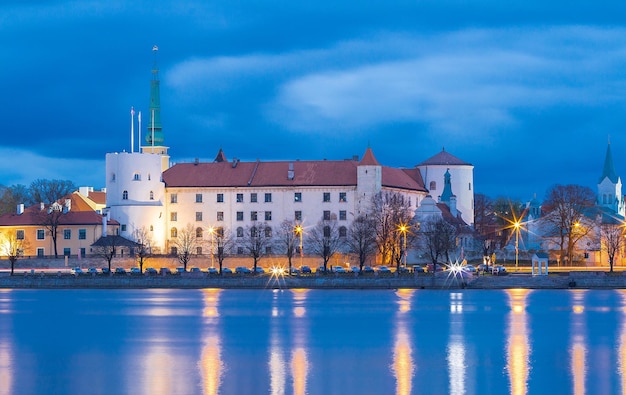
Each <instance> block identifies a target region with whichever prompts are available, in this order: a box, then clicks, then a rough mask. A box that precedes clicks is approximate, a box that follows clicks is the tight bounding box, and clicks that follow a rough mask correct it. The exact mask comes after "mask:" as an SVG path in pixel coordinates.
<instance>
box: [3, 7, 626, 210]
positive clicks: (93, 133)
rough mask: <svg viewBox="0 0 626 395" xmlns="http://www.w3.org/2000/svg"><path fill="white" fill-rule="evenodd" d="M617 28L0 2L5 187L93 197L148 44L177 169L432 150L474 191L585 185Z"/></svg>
mask: <svg viewBox="0 0 626 395" xmlns="http://www.w3.org/2000/svg"><path fill="white" fill-rule="evenodd" d="M625 15H626V2H623V1H603V2H588V1H576V0H574V1H571V0H570V1H561V0H554V1H550V2H545V1H535V0H525V1H522V0H511V1H506V2H502V1H490V0H482V1H481V0H475V1H461V0H432V1H431V0H425V1H395V2H388V1H368V0H363V1H359V2H354V1H341V0H338V1H332V2H326V1H269V0H263V1H246V0H241V1H226V2H224V1H221V2H210V1H186V2H181V1H158V2H155V1H143V0H139V1H116V0H106V1H105V0H103V1H45V0H41V1H12V2H11V1H8V2H6V1H5V2H2V4H1V5H0V45H1V48H2V51H0V65H1V66H0V70H1V72H0V91H1V92H2V95H0V108H1V110H0V121H1V123H0V127H1V128H2V133H1V135H2V136H3V139H2V142H1V145H0V157H1V158H2V159H1V160H0V183H2V184H5V185H11V184H15V183H23V184H29V183H30V182H31V181H32V180H33V179H36V178H61V179H70V180H73V181H74V182H75V183H76V184H79V185H91V186H94V187H96V188H100V187H103V186H104V179H105V177H104V156H105V154H106V153H107V152H115V151H122V150H130V114H129V112H130V107H131V106H134V107H135V109H136V110H137V111H139V110H142V111H144V114H146V113H147V107H148V98H149V83H150V79H151V74H150V70H151V68H152V62H153V53H152V46H153V45H155V44H156V45H158V46H159V51H158V64H159V68H160V70H161V72H160V78H161V106H162V122H163V130H164V133H165V142H166V145H168V146H170V147H171V148H170V154H171V156H172V160H173V161H174V162H183V161H191V160H193V159H194V158H196V157H198V158H200V159H201V160H212V159H213V158H214V157H215V154H216V153H217V151H218V150H219V148H220V147H221V148H223V149H224V151H225V153H226V155H227V157H228V158H229V159H231V158H232V157H237V158H240V159H242V160H255V159H256V158H260V159H261V160H282V159H284V160H293V159H303V160H304V159H324V158H326V159H344V158H350V157H352V156H353V155H359V156H360V155H362V154H363V152H364V151H365V149H366V148H367V146H368V145H369V146H371V147H372V149H373V150H374V154H375V155H376V157H377V158H378V160H379V161H380V162H381V163H383V164H385V165H390V166H399V167H400V166H402V167H412V166H414V165H415V164H417V163H419V162H421V161H422V160H424V159H427V158H429V157H430V156H432V155H434V154H436V153H437V152H439V151H440V150H441V148H442V147H445V148H446V151H448V152H450V153H452V154H453V155H456V156H458V157H460V158H461V159H463V160H465V161H467V162H470V163H472V164H473V165H474V166H475V170H474V177H475V191H476V192H479V193H485V194H487V195H490V196H493V197H495V196H498V195H505V196H510V197H513V198H517V199H522V200H528V199H531V198H532V197H533V194H535V193H536V194H537V195H538V196H539V197H543V196H544V194H545V191H546V189H547V188H548V187H549V186H551V185H553V184H555V183H561V184H567V183H575V184H580V185H585V186H589V187H592V188H594V190H595V185H596V182H597V179H598V177H599V175H600V173H601V170H602V164H603V159H604V153H605V150H606V144H607V141H608V138H609V136H610V140H611V147H612V149H613V156H614V158H615V161H616V162H615V165H616V170H617V172H618V173H619V174H620V175H621V176H622V177H626V173H624V170H625V168H626V166H624V163H623V161H622V155H621V152H624V150H625V149H626V137H625V136H624V133H623V131H624V129H625V127H626V112H625V111H624V108H625V106H626V17H625ZM144 119H145V115H144ZM145 124H146V123H145V122H144V126H145Z"/></svg>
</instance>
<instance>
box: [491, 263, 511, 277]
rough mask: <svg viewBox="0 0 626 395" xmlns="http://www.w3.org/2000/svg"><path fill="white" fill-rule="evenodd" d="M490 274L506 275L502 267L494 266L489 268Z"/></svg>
mask: <svg viewBox="0 0 626 395" xmlns="http://www.w3.org/2000/svg"><path fill="white" fill-rule="evenodd" d="M491 274H493V275H494V276H504V275H506V274H507V272H506V268H505V267H504V266H502V265H496V266H494V267H493V268H491Z"/></svg>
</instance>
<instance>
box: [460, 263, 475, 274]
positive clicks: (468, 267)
mask: <svg viewBox="0 0 626 395" xmlns="http://www.w3.org/2000/svg"><path fill="white" fill-rule="evenodd" d="M463 270H464V271H466V272H467V273H472V274H476V273H478V271H477V270H476V268H475V267H474V266H472V265H465V266H463Z"/></svg>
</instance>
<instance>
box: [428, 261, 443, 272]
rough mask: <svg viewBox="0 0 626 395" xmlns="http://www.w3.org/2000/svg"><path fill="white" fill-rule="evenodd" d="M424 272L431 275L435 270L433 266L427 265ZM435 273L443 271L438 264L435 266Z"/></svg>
mask: <svg viewBox="0 0 626 395" xmlns="http://www.w3.org/2000/svg"><path fill="white" fill-rule="evenodd" d="M426 270H427V271H428V273H432V272H434V271H435V269H434V268H433V264H432V263H429V264H428V265H426ZM437 271H438V272H442V271H443V266H442V265H440V264H437Z"/></svg>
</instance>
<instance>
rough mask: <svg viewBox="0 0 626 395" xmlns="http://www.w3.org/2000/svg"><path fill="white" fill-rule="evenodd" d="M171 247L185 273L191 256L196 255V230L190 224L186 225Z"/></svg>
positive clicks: (197, 244) (197, 243)
mask: <svg viewBox="0 0 626 395" xmlns="http://www.w3.org/2000/svg"><path fill="white" fill-rule="evenodd" d="M172 245H173V247H174V255H176V259H178V262H180V263H181V264H182V265H183V269H184V270H185V271H187V264H188V263H189V261H191V258H192V256H193V254H195V253H196V251H197V247H198V246H199V242H198V236H197V233H196V228H194V227H193V225H191V224H187V226H185V227H184V228H182V229H181V230H180V231H178V233H177V235H176V238H175V239H174V240H173V242H172Z"/></svg>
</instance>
